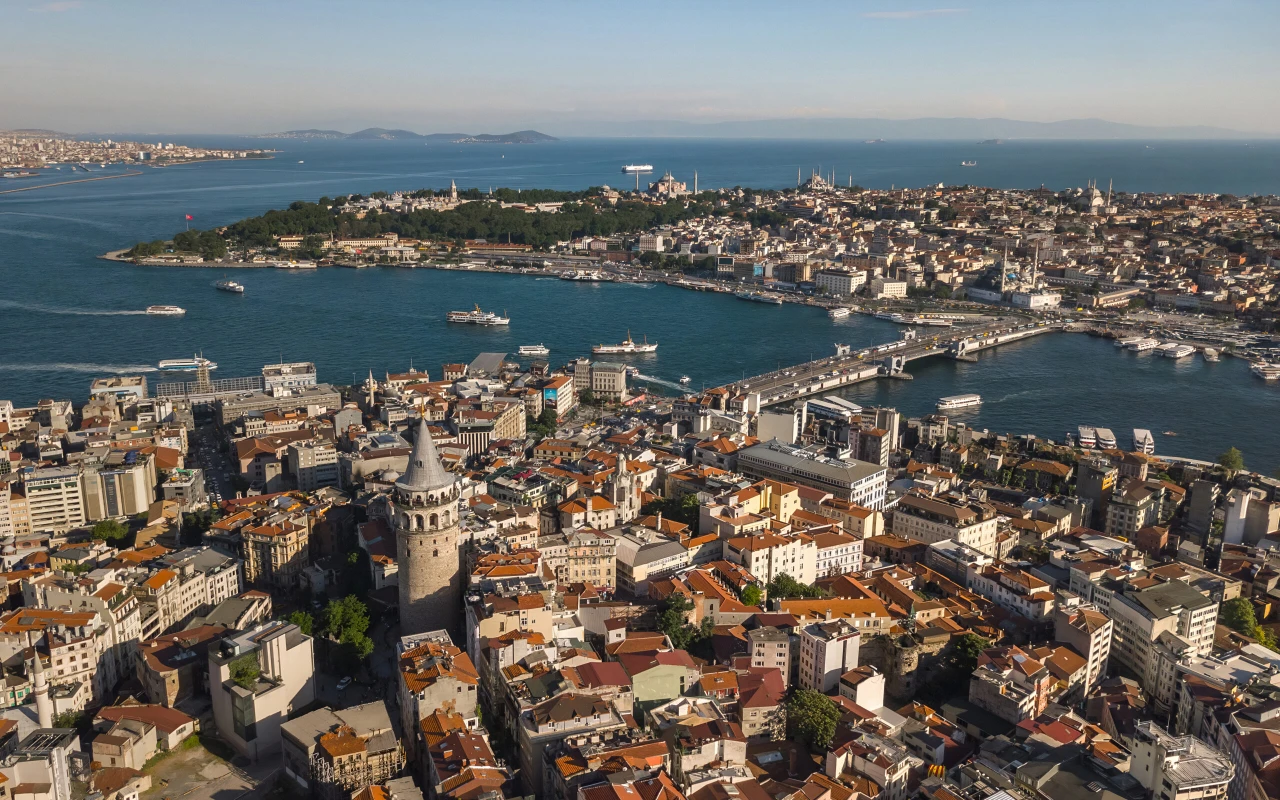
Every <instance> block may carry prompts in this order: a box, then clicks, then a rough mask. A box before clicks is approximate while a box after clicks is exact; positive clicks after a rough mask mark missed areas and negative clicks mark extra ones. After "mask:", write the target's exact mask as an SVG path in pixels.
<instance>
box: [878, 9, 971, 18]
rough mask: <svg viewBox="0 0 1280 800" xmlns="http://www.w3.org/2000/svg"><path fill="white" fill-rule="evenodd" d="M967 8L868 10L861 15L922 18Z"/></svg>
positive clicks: (941, 15)
mask: <svg viewBox="0 0 1280 800" xmlns="http://www.w3.org/2000/svg"><path fill="white" fill-rule="evenodd" d="M968 10H969V9H967V8H923V9H917V10H912V11H868V12H867V13H865V14H863V15H862V16H864V17H866V18H867V19H923V18H925V17H946V16H950V15H952V14H963V13H965V12H966V11H968Z"/></svg>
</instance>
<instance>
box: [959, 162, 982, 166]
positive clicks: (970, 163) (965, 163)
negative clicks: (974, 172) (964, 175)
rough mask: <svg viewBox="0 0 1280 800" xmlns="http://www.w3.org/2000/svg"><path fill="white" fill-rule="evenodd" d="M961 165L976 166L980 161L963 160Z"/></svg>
mask: <svg viewBox="0 0 1280 800" xmlns="http://www.w3.org/2000/svg"><path fill="white" fill-rule="evenodd" d="M960 166H962V167H976V166H978V162H977V161H961V162H960Z"/></svg>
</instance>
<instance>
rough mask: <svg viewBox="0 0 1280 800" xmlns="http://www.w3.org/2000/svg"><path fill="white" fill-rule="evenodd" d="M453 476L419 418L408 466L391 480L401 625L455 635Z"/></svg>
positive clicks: (405, 629) (458, 589)
mask: <svg viewBox="0 0 1280 800" xmlns="http://www.w3.org/2000/svg"><path fill="white" fill-rule="evenodd" d="M460 492H461V487H460V485H459V483H458V479H457V477H456V476H454V475H451V474H449V473H448V472H446V471H445V468H444V467H443V466H442V465H441V464H440V457H439V456H438V455H436V446H435V443H434V442H432V441H431V433H430V432H429V431H428V430H427V421H426V420H425V419H423V420H422V421H421V422H420V423H418V432H417V438H416V439H415V440H414V443H413V454H412V455H411V456H409V468H408V469H407V470H405V472H404V474H403V475H401V476H400V479H399V480H397V481H396V486H395V491H394V493H393V500H392V508H393V511H394V513H393V516H392V519H393V520H394V521H395V529H396V557H397V560H398V566H399V568H398V570H397V572H398V579H399V582H400V630H401V632H402V633H405V634H410V633H422V632H424V631H432V630H439V629H441V628H443V629H444V630H447V631H449V632H450V634H452V635H456V631H457V628H458V618H459V615H460V614H461V611H462V570H461V567H460V565H459V555H458V496H459V493H460Z"/></svg>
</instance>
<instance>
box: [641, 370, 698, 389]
mask: <svg viewBox="0 0 1280 800" xmlns="http://www.w3.org/2000/svg"><path fill="white" fill-rule="evenodd" d="M635 377H636V380H641V381H648V382H649V383H657V384H660V385H662V386H669V387H671V388H672V389H679V390H680V391H682V392H687V391H689V387H687V386H681V385H680V384H678V383H676V382H675V381H669V380H665V379H663V378H655V377H654V376H652V375H645V374H644V373H639V374H637V375H636V376H635Z"/></svg>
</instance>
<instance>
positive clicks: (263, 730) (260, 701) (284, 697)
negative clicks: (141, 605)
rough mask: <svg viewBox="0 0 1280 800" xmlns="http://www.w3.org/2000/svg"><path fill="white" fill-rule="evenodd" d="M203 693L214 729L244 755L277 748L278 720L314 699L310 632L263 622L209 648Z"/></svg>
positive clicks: (253, 757)
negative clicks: (206, 695) (206, 693)
mask: <svg viewBox="0 0 1280 800" xmlns="http://www.w3.org/2000/svg"><path fill="white" fill-rule="evenodd" d="M209 696H210V698H211V699H212V701H213V718H214V722H215V723H216V725H217V729H218V735H219V736H220V737H222V740H223V741H224V742H227V743H228V744H230V745H231V746H232V747H233V748H235V750H236V751H237V752H238V753H240V754H241V755H243V756H245V757H247V758H249V759H250V760H253V761H257V760H258V759H259V758H261V757H263V756H266V755H270V754H273V753H277V752H279V751H280V746H281V738H280V726H281V724H283V723H284V722H286V721H287V720H288V719H289V715H290V714H291V713H292V712H294V711H296V710H299V709H301V708H303V707H305V706H307V705H309V704H310V703H311V702H312V701H313V700H314V699H315V660H314V654H313V651H312V643H311V637H310V636H306V635H304V634H303V633H302V631H301V629H299V628H298V626H297V625H293V624H290V623H287V622H280V621H276V622H268V623H263V624H260V625H258V626H256V627H254V628H253V629H252V630H248V631H244V632H242V633H239V634H236V635H235V636H230V637H227V638H226V639H223V640H222V641H221V642H219V643H218V644H215V645H213V646H211V647H210V648H209Z"/></svg>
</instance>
